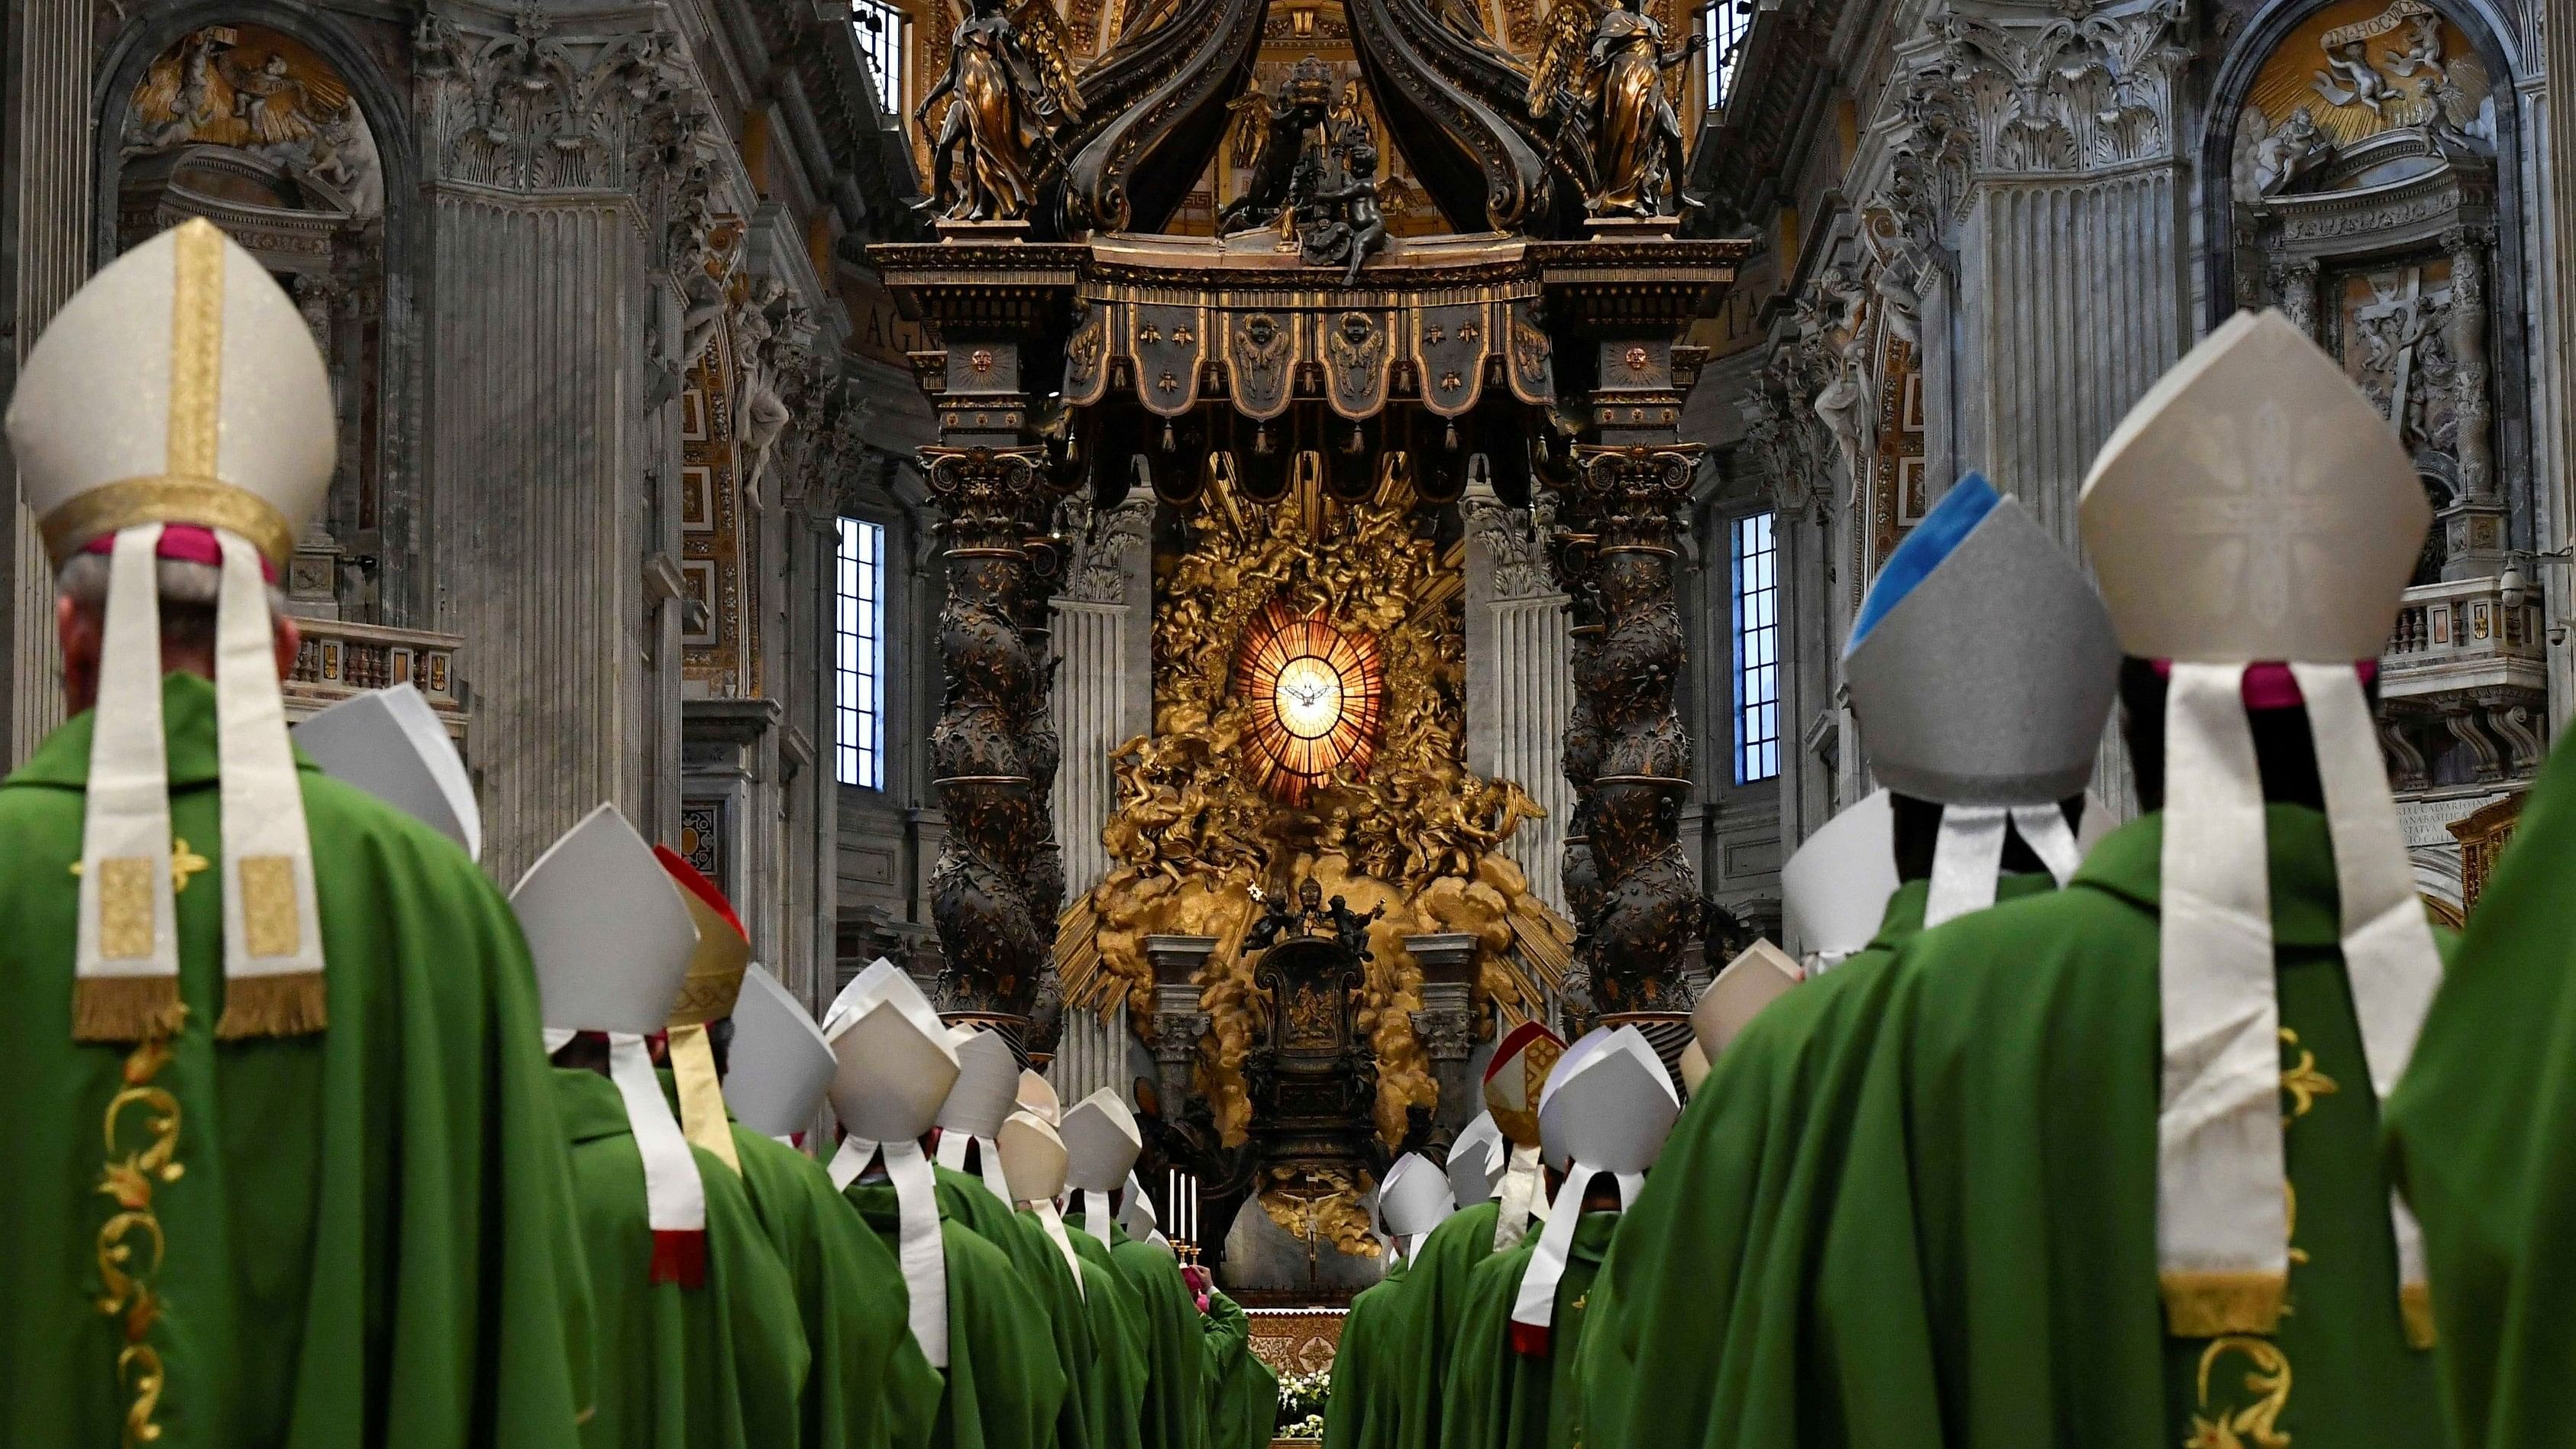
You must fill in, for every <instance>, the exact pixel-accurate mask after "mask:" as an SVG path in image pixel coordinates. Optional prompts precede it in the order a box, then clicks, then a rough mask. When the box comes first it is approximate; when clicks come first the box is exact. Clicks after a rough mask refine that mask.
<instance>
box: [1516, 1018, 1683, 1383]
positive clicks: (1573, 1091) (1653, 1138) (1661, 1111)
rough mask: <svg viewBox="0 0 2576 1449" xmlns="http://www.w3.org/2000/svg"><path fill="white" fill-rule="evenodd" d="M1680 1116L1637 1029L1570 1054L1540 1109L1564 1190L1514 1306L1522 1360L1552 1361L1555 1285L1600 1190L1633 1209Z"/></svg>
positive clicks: (1606, 1033) (1597, 1038)
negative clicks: (1614, 1192)
mask: <svg viewBox="0 0 2576 1449" xmlns="http://www.w3.org/2000/svg"><path fill="white" fill-rule="evenodd" d="M1681 1110H1682V1103H1681V1097H1680V1095H1679V1094H1678V1093H1676V1092H1675V1091H1674V1090H1673V1082H1672V1078H1671V1077H1670V1076H1668V1075H1666V1074H1665V1072H1664V1064H1663V1061H1662V1059H1661V1058H1659V1057H1657V1056H1656V1055H1655V1048H1654V1046H1653V1044H1652V1043H1650V1042H1648V1041H1647V1040H1646V1035H1645V1033H1644V1032H1641V1031H1639V1030H1637V1028H1636V1027H1634V1026H1622V1027H1617V1028H1611V1027H1600V1028H1596V1029H1595V1030H1593V1031H1592V1032H1590V1033H1588V1034H1586V1035H1585V1036H1584V1037H1583V1039H1582V1040H1580V1041H1578V1042H1576V1043H1575V1044H1574V1045H1572V1046H1570V1047H1568V1048H1566V1051H1565V1056H1564V1058H1563V1059H1562V1060H1560V1061H1559V1062H1558V1063H1557V1064H1556V1070H1555V1071H1554V1072H1552V1073H1550V1074H1549V1076H1548V1079H1547V1087H1546V1089H1545V1090H1544V1091H1543V1092H1542V1093H1541V1095H1540V1098H1539V1109H1538V1118H1539V1135H1540V1138H1541V1140H1542V1146H1541V1150H1542V1151H1544V1152H1545V1153H1546V1154H1547V1157H1548V1160H1549V1162H1550V1164H1551V1165H1556V1166H1558V1167H1559V1169H1560V1170H1561V1171H1562V1172H1563V1173H1564V1174H1565V1180H1564V1184H1563V1185H1562V1186H1561V1187H1559V1188H1558V1189H1557V1194H1556V1204H1555V1207H1554V1208H1553V1210H1552V1211H1550V1212H1549V1214H1548V1220H1547V1231H1545V1232H1543V1233H1541V1234H1539V1240H1538V1249H1537V1251H1536V1252H1534V1253H1532V1254H1531V1256H1530V1261H1529V1267H1528V1269H1527V1270H1526V1271H1525V1272H1524V1273H1523V1274H1522V1277H1521V1286H1520V1292H1519V1295H1518V1296H1517V1297H1516V1298H1514V1300H1513V1302H1512V1330H1511V1331H1512V1346H1513V1347H1514V1348H1515V1349H1516V1350H1517V1351H1519V1352H1522V1353H1526V1354H1539V1353H1544V1352H1546V1349H1547V1336H1548V1327H1549V1325H1550V1323H1552V1322H1553V1321H1554V1319H1555V1316H1556V1285H1557V1283H1558V1282H1559V1281H1560V1280H1562V1279H1563V1278H1564V1276H1565V1263H1566V1256H1567V1254H1569V1253H1570V1252H1571V1251H1572V1250H1573V1247H1574V1229H1575V1225H1576V1224H1577V1223H1578V1222H1579V1221H1580V1220H1581V1219H1582V1217H1583V1199H1584V1196H1585V1194H1586V1193H1587V1192H1589V1191H1590V1189H1591V1186H1592V1180H1593V1179H1594V1178H1595V1177H1599V1176H1602V1175H1604V1174H1607V1175H1608V1176H1609V1177H1610V1178H1611V1179H1612V1180H1614V1181H1615V1182H1616V1183H1617V1184H1618V1189H1619V1205H1620V1206H1621V1208H1623V1209H1624V1208H1627V1207H1630V1206H1633V1205H1634V1204H1635V1203H1636V1201H1637V1192H1638V1190H1639V1189H1640V1188H1642V1187H1644V1186H1645V1182H1646V1169H1647V1168H1649V1167H1651V1166H1653V1165H1654V1161H1655V1158H1656V1156H1657V1155H1658V1154H1659V1153H1661V1152H1662V1151H1663V1148H1664V1139H1665V1138H1666V1137H1668V1136H1670V1135H1671V1133H1672V1130H1673V1123H1674V1121H1675V1120H1676V1119H1678V1118H1679V1117H1680V1116H1681Z"/></svg>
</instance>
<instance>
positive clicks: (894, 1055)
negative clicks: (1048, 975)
mask: <svg viewBox="0 0 2576 1449" xmlns="http://www.w3.org/2000/svg"><path fill="white" fill-rule="evenodd" d="M853 984H854V985H855V984H856V983H853ZM843 995H844V996H845V997H846V996H847V995H848V993H847V992H844V993H843ZM838 1020H839V1021H840V1025H839V1027H838V1028H837V1029H836V1030H833V1031H831V1032H829V1033H828V1034H827V1035H828V1037H829V1039H830V1041H831V1044H832V1055H833V1057H834V1058H835V1060H836V1063H837V1065H836V1066H835V1068H834V1071H833V1074H832V1086H831V1089H830V1095H831V1099H832V1114H833V1115H834V1116H836V1117H838V1118H840V1119H841V1126H842V1127H843V1129H844V1130H846V1131H847V1132H848V1134H849V1135H848V1136H846V1137H844V1138H843V1139H842V1140H841V1146H840V1150H839V1151H837V1152H835V1153H834V1154H833V1156H832V1167H831V1175H832V1185H833V1186H834V1187H836V1188H841V1189H845V1190H846V1189H847V1188H848V1187H849V1185H850V1184H851V1183H853V1182H856V1181H857V1180H858V1178H859V1176H860V1174H862V1173H864V1172H866V1171H867V1167H868V1163H869V1162H870V1161H871V1160H876V1161H882V1162H883V1163H884V1164H885V1170H886V1178H887V1180H888V1181H889V1182H890V1183H891V1184H892V1185H893V1187H894V1192H895V1208H896V1231H895V1240H896V1246H895V1259H896V1261H897V1263H898V1264H900V1265H901V1267H902V1269H903V1281H904V1287H905V1288H906V1289H907V1290H909V1292H910V1295H911V1319H912V1336H913V1339H914V1341H915V1342H917V1343H919V1344H920V1345H921V1351H922V1353H923V1355H924V1356H926V1357H927V1358H929V1360H930V1366H931V1367H933V1368H946V1367H947V1366H948V1268H947V1258H946V1255H945V1249H944V1246H943V1244H942V1242H941V1238H940V1232H939V1199H938V1194H937V1175H936V1174H935V1173H933V1172H932V1171H931V1166H930V1158H929V1156H928V1155H927V1154H925V1153H924V1152H923V1151H922V1150H921V1141H920V1139H921V1135H922V1134H923V1133H925V1132H928V1131H929V1130H930V1123H931V1118H933V1117H934V1116H936V1115H938V1112H939V1104H940V1103H941V1102H942V1101H945V1100H946V1099H947V1096H948V1089H949V1088H950V1087H951V1086H953V1085H955V1084H956V1081H957V1075H958V1063H957V1049H956V1048H955V1047H953V1046H951V1045H950V1044H949V1040H948V1028H947V1027H946V1026H944V1025H942V1024H941V1023H940V1020H939V1013H938V1012H936V1011H933V1010H932V1009H931V1006H930V1001H929V999H928V998H927V997H924V996H923V995H922V994H921V989H920V988H919V987H917V986H915V985H913V984H912V978H911V977H909V976H906V975H904V974H903V973H902V972H900V971H892V970H891V969H889V971H888V973H886V974H883V975H879V976H877V977H876V978H875V980H874V982H873V983H872V988H871V990H870V991H869V992H867V993H864V994H863V999H862V1000H861V1001H860V1002H859V1003H857V1004H856V1006H855V1009H854V1010H853V1011H852V1012H850V1013H847V1014H844V1015H842V1016H841V1017H839V1018H838Z"/></svg>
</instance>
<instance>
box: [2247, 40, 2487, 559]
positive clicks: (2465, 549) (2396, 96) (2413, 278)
mask: <svg viewBox="0 0 2576 1449" xmlns="http://www.w3.org/2000/svg"><path fill="white" fill-rule="evenodd" d="M2508 33H2509V32H2508V31H2507V30H2505V29H2504V28H2502V27H2499V26H2498V25H2497V24H2496V23H2495V17H2494V16H2492V15H2491V14H2490V13H2489V12H2488V10H2487V8H2486V7H2485V6H2484V5H2483V4H2479V3H2472V0H2277V3H2274V4H2272V5H2270V6H2268V7H2266V8H2265V9H2264V10H2262V11H2261V12H2260V13H2259V14H2258V15H2256V16H2255V17H2254V19H2253V20H2252V21H2251V22H2249V23H2248V24H2246V25H2245V26H2244V27H2243V28H2242V29H2241V30H2240V31H2239V32H2238V34H2237V35H2236V37H2235V39H2234V42H2233V44H2232V45H2231V46H2230V48H2229V51H2228V53H2227V55H2226V57H2225V59H2224V60H2223V62H2222V63H2221V65H2220V68H2219V72H2218V75H2217V77H2216V81H2215V84H2214V86H2213V87H2212V93H2211V107H2210V113H2209V115H2210V119H2209V125H2208V129H2207V134H2206V139H2205V145H2204V149H2203V155H2202V161H2203V166H2202V198H2203V206H2204V215H2205V216H2206V218H2207V220H2208V225H2207V227H2206V231H2205V235H2206V238H2207V242H2206V245H2207V252H2206V254H2205V261H2206V264H2207V276H2208V282H2209V286H2208V289H2207V294H2208V296H2209V299H2210V300H2209V321H2210V325H2212V326H2215V325H2217V323H2218V322H2220V321H2222V320H2224V318H2225V317H2226V316H2227V314H2228V313H2230V312H2232V311H2234V310H2235V309H2237V308H2239V307H2259V306H2277V307H2279V308H2280V309H2281V310H2282V311H2283V312H2285V313H2286V314H2288V315H2289V316H2290V318H2291V319H2292V320H2293V321H2295V322H2297V323H2298V324H2299V325H2300V326H2301V327H2303V328H2304V329H2306V330H2307V331H2308V332H2309V333H2310V335H2311V336H2314V337H2315V338H2316V339H2317V341H2318V342H2319V344H2320V345H2322V346H2324V347H2325V348H2326V349H2327V350H2328V351H2329V352H2331V353H2333V354H2334V355H2336V356H2337V357H2338V358H2340V359H2341V360H2342V361H2343V362H2344V364H2345V367H2346V369H2347V371H2348V372H2349V373H2350V375H2351V376H2352V377H2353V379H2354V381H2355V382H2356V383H2357V384H2359V385H2360V386H2361V387H2362V388H2363V389H2364V390H2365V391H2367V392H2369V393H2371V395H2372V396H2373V397H2374V398H2376V399H2378V401H2379V402H2380V405H2381V407H2382V410H2383V411H2385V412H2387V413H2388V414H2389V415H2390V417H2391V420H2392V421H2393V422H2394V423H2395V424H2396V425H2397V427H2398V430H2399V432H2400V435H2401V436H2402V437H2404V438H2405V440H2406V442H2407V445H2408V448H2409V450H2410V451H2411V452H2412V453H2413V454H2414V455H2415V457H2416V461H2417V466H2418V470H2419V472H2420V473H2421V475H2422V476H2423V478H2424V482H2425V487H2426V491H2427V492H2428V494H2430V495H2431V496H2432V498H2433V501H2434V504H2435V506H2436V508H2437V510H2438V511H2439V512H2440V515H2441V521H2440V522H2439V523H2438V524H2437V525H2436V527H2435V529H2434V532H2433V535H2432V537H2431V539H2430V540H2429V541H2428V543H2427V546H2426V556H2425V559H2424V561H2423V565H2422V567H2421V569H2420V570H2419V574H2418V578H2417V582H2419V583H2430V582H2434V581H2437V580H2442V579H2460V578H2468V577H2477V576H2485V575H2492V574H2495V573H2497V572H2500V570H2501V567H2502V563H2503V560H2504V557H2505V555H2506V553H2507V551H2508V550H2511V549H2516V548H2529V547H2531V546H2532V526H2533V523H2532V521H2533V518H2534V516H2535V514H2534V500H2533V493H2532V479H2531V475H2530V466H2529V422H2528V412H2527V406H2526V404H2527V399H2528V396H2529V394H2528V377H2527V375H2526V367H2525V360H2524V359H2525V345H2526V344H2525V324H2524V321H2523V311H2522V308H2521V307H2520V306H2519V305H2517V304H2516V302H2515V300H2514V299H2516V298H2518V297H2519V296H2520V295H2521V293H2522V289H2523V267H2524V265H2525V258H2526V256H2527V254H2528V238H2527V236H2526V233H2525V226H2524V218H2523V216H2522V214H2521V207H2520V192H2521V188H2520V181H2519V171H2520V162H2521V136H2520V124H2521V117H2520V114H2519V111H2518V109H2517V106H2516V94H2515V89H2514V87H2515V82H2516V80H2517V79H2518V78H2519V63H2518V59H2517V58H2516V56H2515V55H2514V54H2513V53H2512V52H2510V51H2509V50H2507V49H2506V46H2505V43H2504V42H2503V41H2502V40H2501V39H2500V37H2501V36H2503V35H2506V34H2508Z"/></svg>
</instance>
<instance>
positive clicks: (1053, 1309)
mask: <svg viewBox="0 0 2576 1449" xmlns="http://www.w3.org/2000/svg"><path fill="white" fill-rule="evenodd" d="M932 1171H933V1172H935V1173H936V1174H937V1182H938V1193H939V1212H940V1215H941V1216H942V1217H945V1218H947V1219H948V1220H950V1221H952V1222H958V1223H963V1224H965V1225H966V1226H967V1227H969V1228H972V1229H973V1230H974V1231H975V1233H976V1234H977V1235H978V1236H979V1237H981V1238H983V1239H984V1241H986V1242H988V1243H991V1244H992V1245H993V1246H994V1247H997V1248H999V1249H1001V1250H1002V1253H1003V1255H1004V1256H1005V1257H1008V1258H1009V1259H1010V1260H1011V1266H1012V1268H1013V1270H1014V1271H1016V1272H1017V1273H1018V1274H1019V1276H1020V1284H1021V1286H1022V1287H1023V1288H1026V1289H1027V1290H1028V1293H1029V1296H1030V1297H1031V1298H1032V1299H1034V1300H1035V1301H1036V1302H1037V1303H1038V1305H1039V1307H1040V1309H1041V1311H1042V1313H1043V1317H1044V1322H1043V1323H1042V1324H1041V1325H1040V1326H1042V1327H1043V1328H1044V1329H1045V1330H1046V1332H1047V1336H1048V1339H1049V1341H1050V1342H1051V1344H1052V1345H1053V1349H1054V1354H1055V1360H1056V1365H1057V1367H1058V1368H1060V1369H1061V1370H1062V1371H1063V1373H1064V1381H1065V1393H1064V1402H1063V1404H1062V1406H1061V1407H1060V1408H1058V1410H1057V1413H1056V1418H1057V1422H1056V1440H1055V1442H1056V1444H1057V1445H1058V1446H1059V1449H1092V1446H1093V1445H1095V1444H1099V1445H1101V1446H1102V1449H1108V1446H1107V1443H1106V1441H1104V1440H1101V1439H1099V1438H1098V1437H1097V1436H1099V1435H1101V1434H1103V1433H1107V1432H1111V1431H1110V1430H1109V1428H1108V1408H1109V1406H1108V1404H1107V1402H1106V1400H1107V1396H1108V1394H1109V1392H1110V1386H1109V1384H1108V1383H1107V1382H1105V1381H1104V1380H1103V1378H1102V1358H1101V1354H1100V1351H1099V1349H1098V1347H1097V1346H1096V1345H1095V1344H1094V1343H1093V1341H1092V1334H1091V1316H1090V1313H1089V1311H1088V1310H1087V1309H1086V1308H1085V1307H1084V1306H1083V1300H1082V1290H1081V1288H1080V1287H1079V1286H1077V1285H1076V1284H1075V1282H1074V1279H1073V1272H1072V1270H1071V1269H1070V1268H1068V1267H1067V1266H1066V1265H1065V1261H1064V1254H1062V1253H1060V1252H1058V1251H1057V1250H1056V1246H1055V1244H1053V1243H1051V1242H1048V1241H1047V1239H1046V1235H1045V1233H1044V1232H1043V1231H1042V1230H1040V1229H1039V1228H1038V1226H1037V1224H1036V1223H1035V1222H1033V1221H1031V1220H1029V1219H1025V1218H1022V1217H1021V1216H1020V1214H1019V1212H1018V1210H1016V1209H1014V1208H1013V1207H1012V1206H1011V1205H1010V1204H1009V1203H1006V1202H1004V1201H1002V1200H1001V1199H1000V1198H998V1197H995V1196H994V1195H993V1192H992V1190H991V1189H990V1188H988V1187H986V1186H985V1185H984V1181H983V1179H982V1178H980V1177H970V1176H968V1175H967V1174H965V1173H962V1172H956V1171H952V1170H950V1169H948V1168H945V1167H934V1168H933V1169H932Z"/></svg>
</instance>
